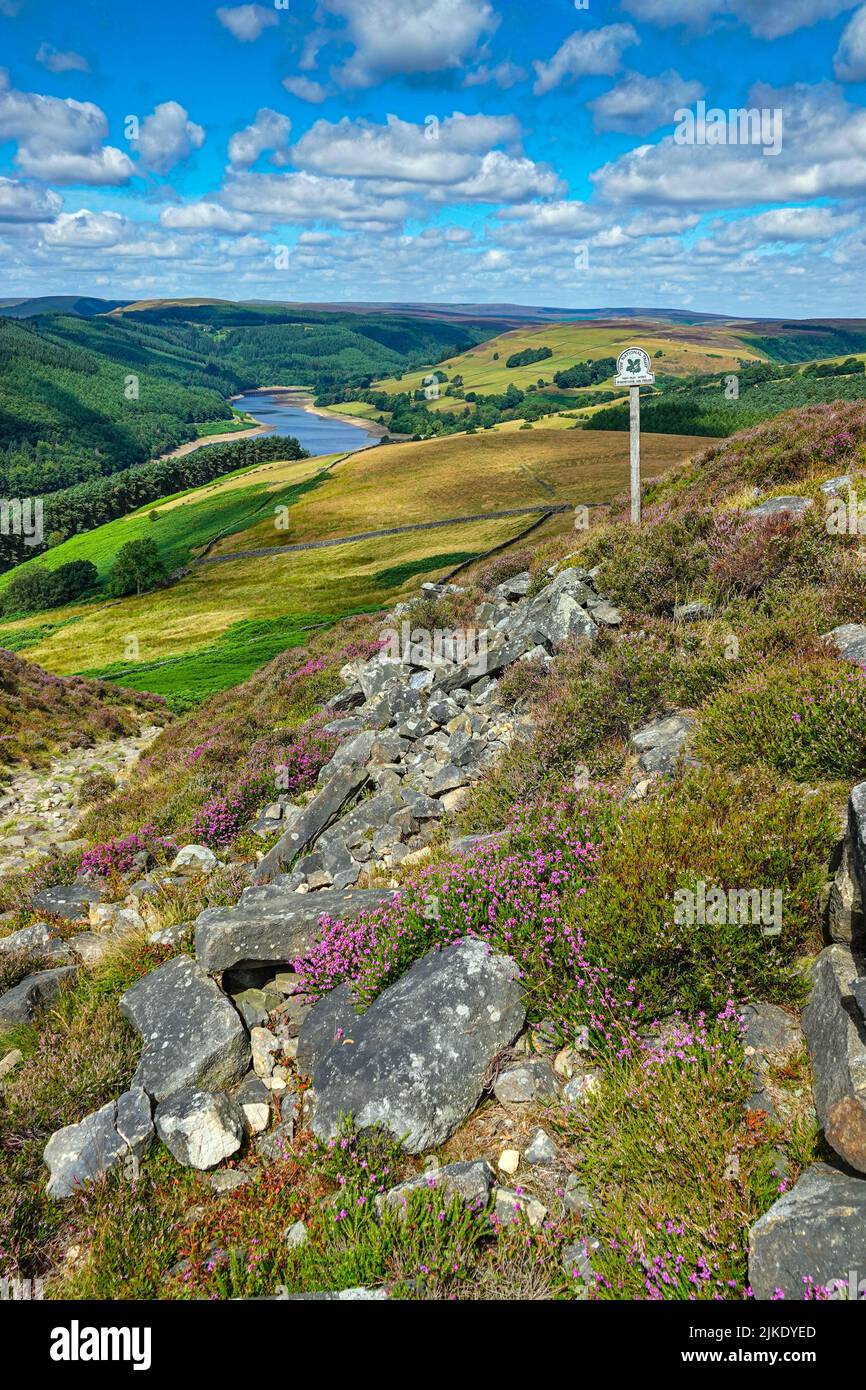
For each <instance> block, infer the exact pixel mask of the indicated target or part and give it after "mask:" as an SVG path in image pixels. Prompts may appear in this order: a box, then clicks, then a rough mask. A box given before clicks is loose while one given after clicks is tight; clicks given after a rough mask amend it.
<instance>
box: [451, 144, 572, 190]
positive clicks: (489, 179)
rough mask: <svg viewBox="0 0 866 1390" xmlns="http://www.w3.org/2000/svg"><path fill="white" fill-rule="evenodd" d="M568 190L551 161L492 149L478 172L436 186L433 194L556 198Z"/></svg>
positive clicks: (482, 161)
mask: <svg viewBox="0 0 866 1390" xmlns="http://www.w3.org/2000/svg"><path fill="white" fill-rule="evenodd" d="M564 192H565V184H564V183H563V181H562V179H561V178H560V177H559V175H558V174H557V173H556V171H555V170H554V169H551V168H550V166H549V165H546V164H536V163H535V162H534V161H533V160H531V159H515V158H514V157H513V156H512V155H508V154H503V153H502V151H501V150H491V151H490V152H489V154H486V155H485V156H484V158H483V159H482V160H481V164H480V166H479V168H478V170H477V172H476V173H474V174H472V175H471V176H470V177H469V178H467V179H461V180H460V182H459V183H454V184H451V185H450V186H449V187H447V188H441V187H440V188H434V189H432V190H431V193H430V196H431V198H432V199H433V200H434V201H437V202H457V203H521V202H524V201H525V200H526V199H527V198H555V197H557V196H559V195H560V194H562V193H564Z"/></svg>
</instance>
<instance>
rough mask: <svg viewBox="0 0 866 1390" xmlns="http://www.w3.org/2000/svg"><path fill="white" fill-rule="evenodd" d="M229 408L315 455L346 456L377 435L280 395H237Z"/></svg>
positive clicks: (361, 447)
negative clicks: (303, 406) (232, 407)
mask: <svg viewBox="0 0 866 1390" xmlns="http://www.w3.org/2000/svg"><path fill="white" fill-rule="evenodd" d="M232 405H233V406H235V407H236V409H237V410H244V411H246V412H247V414H248V415H252V417H253V419H254V420H258V421H259V422H260V423H261V424H263V425H269V426H270V428H271V430H272V431H273V433H274V434H279V435H284V436H285V435H288V434H290V435H292V436H293V438H295V439H297V441H298V443H299V444H301V445H302V447H303V448H304V449H307V450H308V452H309V453H310V454H312V455H314V456H316V455H319V454H345V453H349V452H351V451H353V450H355V449H364V448H366V447H367V446H368V445H370V444H374V443H375V442H376V436H375V435H374V434H372V433H371V432H370V431H369V430H366V429H364V428H363V427H362V426H361V425H352V424H349V423H348V421H346V420H341V419H340V418H339V416H337V415H315V414H313V412H312V411H310V410H303V409H302V408H301V406H299V405H293V404H291V403H290V402H288V401H287V400H286V399H285V397H283V396H281V395H280V393H279V392H270V391H263V392H254V393H249V394H247V395H244V396H239V397H238V398H237V400H234V401H232Z"/></svg>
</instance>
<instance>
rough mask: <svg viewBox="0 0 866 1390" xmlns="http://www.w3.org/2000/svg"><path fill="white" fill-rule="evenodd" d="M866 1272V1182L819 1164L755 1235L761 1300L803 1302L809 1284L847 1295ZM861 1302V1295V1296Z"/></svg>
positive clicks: (753, 1279) (752, 1268)
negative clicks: (852, 1276)
mask: <svg viewBox="0 0 866 1390" xmlns="http://www.w3.org/2000/svg"><path fill="white" fill-rule="evenodd" d="M852 1270H855V1271H859V1272H860V1273H859V1276H858V1278H857V1282H858V1283H859V1278H861V1277H862V1275H863V1272H864V1271H866V1182H864V1181H863V1179H862V1178H857V1177H853V1176H851V1175H849V1174H848V1173H845V1172H842V1171H841V1170H840V1169H838V1168H832V1167H830V1166H829V1165H828V1164H826V1163H816V1164H813V1165H812V1167H811V1168H807V1169H806V1171H805V1173H803V1175H802V1177H801V1178H800V1179H799V1180H798V1182H796V1183H795V1185H794V1186H793V1187H792V1188H791V1190H790V1191H789V1192H785V1193H784V1194H783V1195H782V1196H781V1197H780V1198H779V1199H778V1201H776V1202H774V1203H773V1205H772V1206H771V1207H770V1209H769V1211H766V1212H765V1213H764V1215H763V1216H762V1217H761V1218H760V1220H758V1221H757V1222H756V1223H755V1225H754V1226H753V1227H752V1229H751V1231H750V1232H749V1283H750V1284H751V1286H752V1290H753V1292H754V1295H755V1298H758V1299H772V1298H773V1297H774V1296H775V1295H776V1294H777V1291H781V1292H782V1293H783V1294H784V1296H785V1297H786V1298H791V1299H798V1300H799V1299H802V1298H803V1297H804V1294H805V1292H806V1290H807V1288H808V1286H809V1284H810V1283H811V1284H813V1285H819V1286H822V1287H824V1288H830V1289H835V1291H836V1292H837V1294H838V1292H839V1291H841V1290H842V1289H845V1290H847V1289H848V1284H849V1279H850V1274H851V1271H852ZM854 1296H855V1298H856V1297H858V1296H859V1295H858V1294H857V1293H856V1292H855V1294H854Z"/></svg>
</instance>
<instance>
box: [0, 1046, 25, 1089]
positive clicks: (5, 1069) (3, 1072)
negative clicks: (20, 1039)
mask: <svg viewBox="0 0 866 1390" xmlns="http://www.w3.org/2000/svg"><path fill="white" fill-rule="evenodd" d="M23 1056H24V1054H23V1052H22V1051H21V1049H20V1047H13V1049H12V1051H11V1052H7V1053H6V1056H5V1057H2V1058H0V1081H2V1080H3V1078H4V1076H8V1075H9V1073H10V1072H11V1071H14V1070H15V1068H16V1067H17V1065H18V1063H19V1062H20V1061H21V1059H22V1057H23Z"/></svg>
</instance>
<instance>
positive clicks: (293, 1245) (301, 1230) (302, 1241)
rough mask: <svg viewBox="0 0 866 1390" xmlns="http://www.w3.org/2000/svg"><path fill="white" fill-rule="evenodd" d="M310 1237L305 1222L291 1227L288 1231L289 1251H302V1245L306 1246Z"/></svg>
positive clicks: (296, 1223) (286, 1240) (298, 1222)
mask: <svg viewBox="0 0 866 1390" xmlns="http://www.w3.org/2000/svg"><path fill="white" fill-rule="evenodd" d="M308 1235H309V1232H308V1230H307V1223H306V1222H305V1221H296V1222H295V1223H294V1225H293V1226H290V1227H289V1229H288V1230H287V1231H286V1235H285V1242H286V1247H287V1248H288V1249H289V1250H300V1248H301V1246H302V1245H306V1243H307V1236H308Z"/></svg>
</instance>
